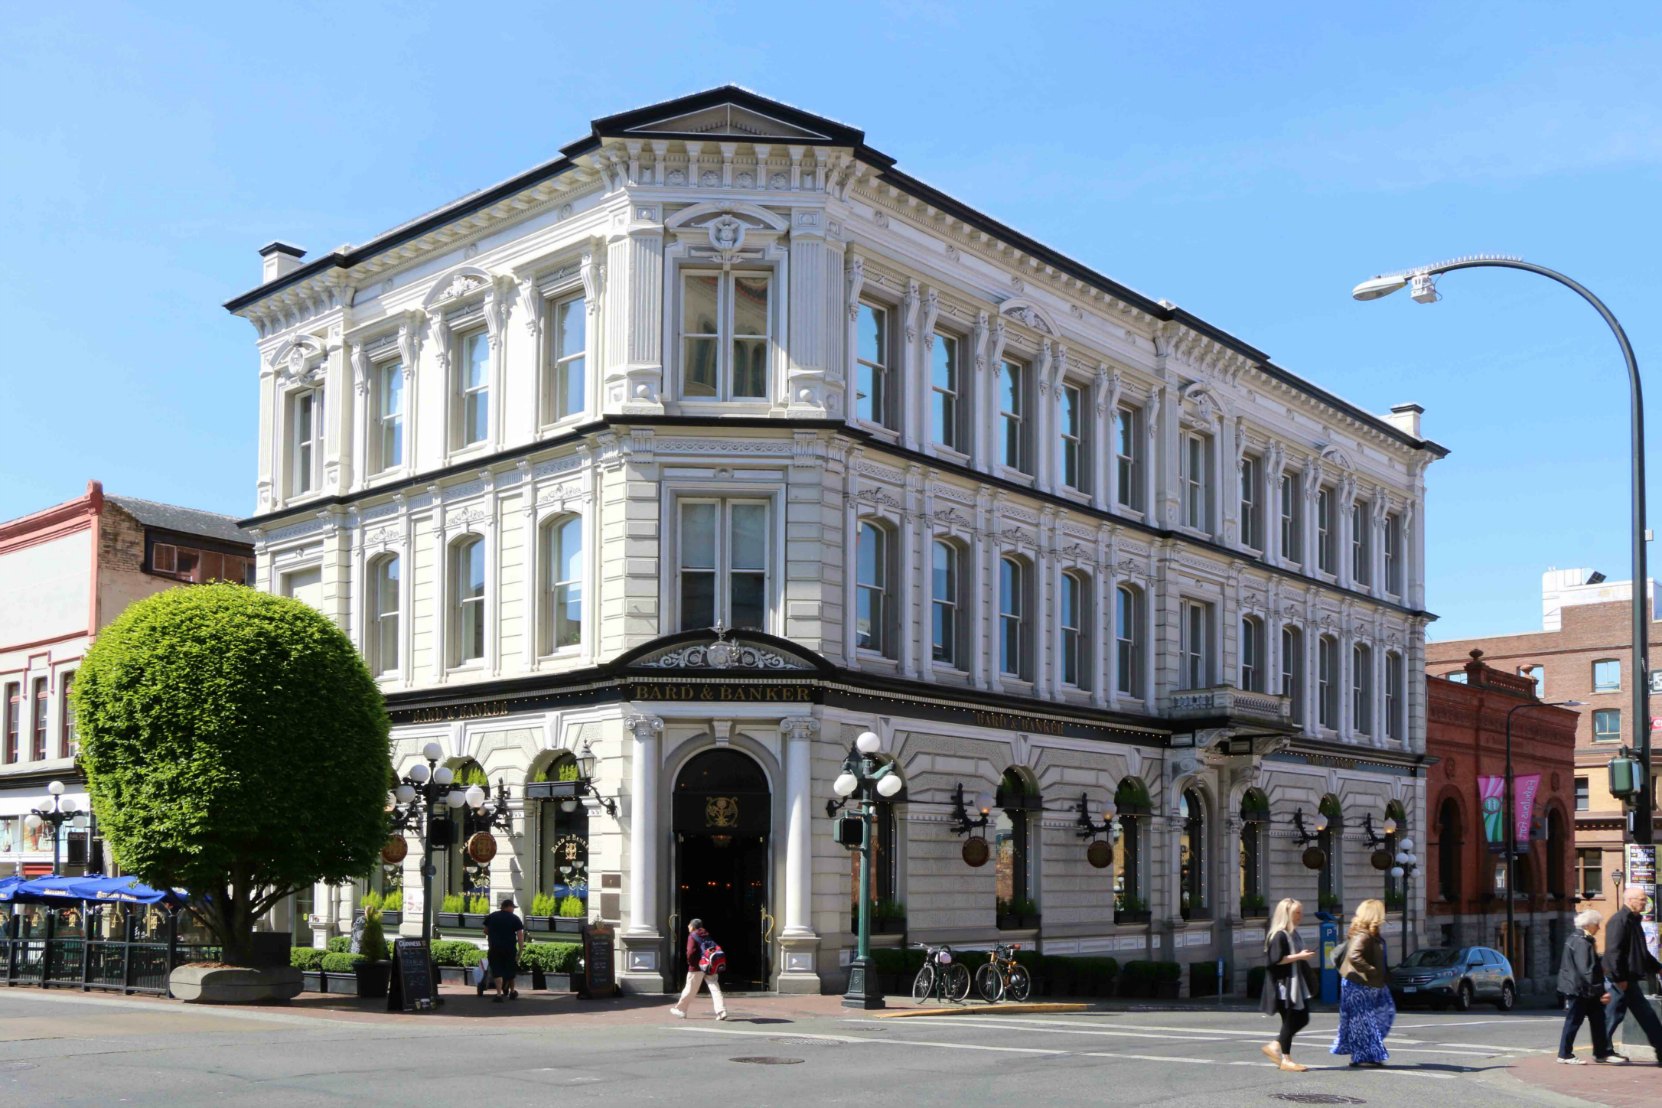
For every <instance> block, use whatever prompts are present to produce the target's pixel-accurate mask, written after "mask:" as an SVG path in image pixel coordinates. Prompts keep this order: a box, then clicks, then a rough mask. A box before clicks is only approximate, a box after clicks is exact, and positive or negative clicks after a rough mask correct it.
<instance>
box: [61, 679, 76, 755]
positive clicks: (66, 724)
mask: <svg viewBox="0 0 1662 1108" xmlns="http://www.w3.org/2000/svg"><path fill="white" fill-rule="evenodd" d="M74 687H75V671H74V670H70V671H69V672H68V673H65V674H64V675H63V692H62V693H60V694H59V704H58V757H60V758H74V757H77V756H78V755H79V754H80V753H81V734H80V732H79V731H77V730H76V729H75V706H74V704H73V703H71V701H70V697H69V694H70V691H71V690H72V689H73V688H74Z"/></svg>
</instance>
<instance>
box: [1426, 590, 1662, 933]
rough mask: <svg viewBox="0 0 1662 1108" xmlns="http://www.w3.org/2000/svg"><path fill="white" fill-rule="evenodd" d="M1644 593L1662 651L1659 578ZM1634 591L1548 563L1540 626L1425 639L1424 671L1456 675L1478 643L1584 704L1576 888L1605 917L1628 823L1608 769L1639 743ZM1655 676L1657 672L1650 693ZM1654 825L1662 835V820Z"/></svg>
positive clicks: (1547, 692) (1495, 661) (1551, 694)
mask: <svg viewBox="0 0 1662 1108" xmlns="http://www.w3.org/2000/svg"><path fill="white" fill-rule="evenodd" d="M1647 595H1648V596H1650V598H1651V620H1652V622H1651V624H1650V634H1649V636H1648V637H1649V640H1650V651H1651V656H1652V657H1653V658H1654V657H1656V656H1657V652H1658V649H1659V648H1662V625H1659V624H1658V623H1657V622H1656V608H1655V582H1650V583H1649V585H1648V589H1647ZM1632 597H1633V593H1632V582H1630V581H1606V580H1605V579H1604V575H1603V574H1601V573H1597V572H1594V571H1593V570H1590V569H1567V570H1548V571H1547V572H1546V573H1544V574H1543V575H1542V579H1541V611H1542V620H1541V622H1542V629H1541V630H1540V631H1533V632H1525V633H1523V634H1517V635H1495V636H1492V637H1488V638H1478V639H1461V640H1458V641H1454V642H1441V643H1437V642H1434V643H1427V644H1426V671H1427V673H1429V674H1431V675H1433V676H1446V675H1449V674H1451V673H1452V674H1455V675H1456V676H1455V678H1454V679H1455V680H1459V679H1460V676H1461V675H1463V673H1464V663H1465V661H1466V660H1467V658H1468V657H1469V655H1470V652H1471V651H1473V650H1481V651H1482V652H1483V660H1484V661H1485V662H1486V663H1488V664H1489V665H1491V666H1493V667H1495V668H1496V669H1500V670H1504V671H1505V672H1507V673H1514V674H1522V675H1524V676H1527V677H1530V678H1532V679H1534V680H1535V681H1536V683H1537V693H1538V695H1539V696H1540V697H1541V699H1543V700H1552V701H1560V700H1580V701H1582V702H1584V703H1585V705H1586V707H1584V708H1582V709H1580V719H1579V721H1578V722H1577V724H1576V749H1575V774H1574V778H1573V787H1574V790H1575V825H1576V832H1575V839H1576V853H1575V890H1576V892H1577V894H1578V895H1579V896H1580V897H1581V898H1583V899H1585V900H1588V901H1590V902H1591V904H1590V906H1591V907H1593V908H1597V909H1598V910H1599V911H1601V912H1604V913H1605V914H1606V915H1608V914H1609V913H1610V912H1612V911H1614V910H1615V909H1616V908H1617V907H1618V906H1619V904H1618V899H1617V890H1616V888H1615V886H1616V884H1617V879H1618V878H1619V875H1620V873H1621V869H1622V853H1621V850H1622V839H1623V834H1624V832H1625V829H1626V824H1625V817H1624V813H1623V809H1622V805H1621V804H1620V803H1619V802H1617V801H1616V800H1614V799H1612V798H1611V796H1610V792H1609V789H1608V778H1607V775H1606V770H1605V767H1606V764H1607V763H1608V762H1609V761H1610V759H1611V758H1612V757H1613V756H1614V755H1615V753H1616V751H1617V750H1619V749H1620V748H1621V747H1622V746H1624V745H1626V746H1631V745H1632V744H1633V741H1634V731H1633V720H1632V719H1631V718H1629V717H1630V716H1631V715H1632V711H1631V709H1630V707H1629V706H1630V705H1631V703H1632V695H1633V694H1632V686H1631V685H1630V684H1629V683H1628V682H1630V681H1632V680H1633V679H1634V676H1633V674H1634V669H1633V651H1632V649H1631V647H1632V642H1633V638H1632V636H1633V625H1632V618H1633V609H1632ZM1657 676H1658V675H1657V674H1656V673H1655V672H1653V673H1652V674H1651V692H1652V693H1653V694H1654V693H1655V692H1656V691H1657V681H1656V678H1657ZM1647 714H1648V715H1653V716H1654V715H1656V714H1657V713H1656V712H1655V711H1654V710H1652V711H1651V712H1650V713H1647ZM1646 722H1648V721H1646ZM1654 818H1655V817H1653V819H1654ZM1656 826H1657V827H1658V828H1659V832H1662V819H1659V820H1657V821H1656Z"/></svg>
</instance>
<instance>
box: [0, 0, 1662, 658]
mask: <svg viewBox="0 0 1662 1108" xmlns="http://www.w3.org/2000/svg"><path fill="white" fill-rule="evenodd" d="M804 10H806V9H804ZM6 33H7V38H8V39H9V40H10V41H9V49H8V50H7V51H6V54H7V57H6V62H5V65H4V66H3V67H0V105H3V110H0V326H3V334H4V336H5V342H4V345H3V346H0V384H3V387H0V519H6V518H11V517H13V516H17V515H21V514H24V513H26V512H29V511H32V510H34V509H37V508H40V507H44V506H46V505H48V504H51V503H54V502H56V501H59V500H63V499H66V498H68V497H70V496H73V495H75V494H77V493H78V492H79V491H80V489H81V487H82V486H83V484H84V482H85V481H86V479H87V478H89V477H97V478H99V479H101V480H103V481H104V483H105V486H106V488H108V489H110V490H111V491H115V492H120V493H125V494H128V495H134V496H143V497H149V498H153V499H159V500H167V501H174V502H177V503H180V504H188V505H193V506H198V507H204V508H211V509H217V510H220V511H224V512H229V513H233V514H239V515H240V514H246V513H247V512H249V511H251V509H252V504H253V496H254V478H255V474H254V454H255V441H256V439H255V436H256V420H257V415H256V395H257V374H258V368H257V362H256V359H255V354H254V332H253V330H252V328H250V327H249V326H248V325H247V324H246V323H244V322H242V321H241V320H238V319H234V318H232V317H231V316H229V315H227V314H226V313H225V312H224V311H223V310H222V309H221V308H220V306H219V305H220V304H221V302H222V301H224V300H226V299H227V298H229V297H230V296H232V295H234V294H236V293H240V292H243V291H245V290H247V289H249V288H251V287H252V286H253V285H255V284H256V283H257V274H258V273H259V259H258V257H257V255H256V250H257V249H258V248H259V247H260V246H261V245H263V244H264V243H266V242H269V241H271V240H272V239H283V240H285V241H288V242H293V243H296V244H299V245H301V246H304V247H306V248H308V249H310V250H312V251H313V252H314V253H315V252H318V251H325V250H328V249H329V248H331V247H333V246H336V245H337V244H340V243H343V242H362V241H364V240H365V239H367V238H369V237H370V236H372V235H374V234H375V233H376V232H379V231H381V230H384V229H386V228H388V227H390V226H392V225H394V224H397V223H399V222H401V221H403V220H405V219H408V218H410V217H411V216H414V215H416V214H418V213H421V212H424V211H426V210H428V209H430V208H433V207H435V206H437V205H439V204H441V203H444V202H446V201H448V200H451V199H453V198H455V197H457V196H459V195H461V194H462V193H465V192H469V191H471V190H473V189H476V188H480V187H483V186H485V185H489V184H493V183H495V182H497V181H500V180H502V179H503V178H505V177H508V176H510V175H511V174H513V173H515V172H517V171H519V170H522V169H525V168H527V167H529V166H531V165H533V164H536V163H538V162H540V161H543V160H544V159H546V158H548V157H550V156H552V155H553V154H554V152H555V151H556V149H557V148H558V147H559V146H560V145H562V144H564V143H567V142H570V141H572V140H573V139H576V138H578V137H580V136H581V135H583V134H585V133H586V132H587V126H588V121H589V120H590V119H592V118H595V117H597V116H601V115H607V114H611V113H613V112H617V111H621V110H623V109H625V108H630V107H635V106H639V105H642V104H647V103H651V102H653V101H656V100H661V99H665V98H668V97H670V96H674V95H679V94H682V93H686V92H691V91H694V90H697V89H700V88H704V87H708V86H711V85H717V84H722V83H726V82H729V81H731V82H736V83H739V84H743V85H746V86H749V87H751V88H754V89H756V90H758V91H760V92H762V93H764V94H765V95H769V96H773V97H776V98H779V99H782V100H787V101H790V102H791V103H794V104H797V105H799V106H801V107H803V108H806V109H808V110H810V111H814V112H819V113H821V114H824V115H828V116H832V117H834V118H837V119H841V120H844V121H846V122H848V123H851V124H854V125H856V126H859V127H862V128H864V129H865V131H866V134H867V137H868V139H869V141H870V142H871V143H872V145H874V146H876V147H877V148H878V149H881V150H883V151H885V152H887V153H889V154H892V155H893V156H895V157H896V158H898V159H899V161H900V164H901V167H902V168H904V169H906V170H907V171H909V172H911V173H913V174H915V175H917V176H919V177H921V178H923V179H924V180H926V181H928V182H930V183H931V184H933V185H935V186H936V187H938V188H941V189H943V190H944V191H946V192H948V193H950V194H952V195H954V196H956V197H958V198H960V199H961V200H963V201H965V202H967V203H969V204H971V205H974V206H976V207H978V208H980V209H982V210H984V211H986V212H988V213H990V214H992V215H993V216H995V217H997V218H999V219H1002V220H1004V221H1006V222H1008V223H1011V224H1013V225H1014V226H1016V227H1019V228H1021V229H1022V230H1024V231H1026V232H1027V233H1029V234H1031V235H1033V236H1035V237H1037V238H1039V239H1041V240H1043V241H1045V242H1048V243H1050V244H1052V245H1054V246H1056V247H1058V248H1059V249H1061V250H1063V251H1064V252H1066V253H1068V254H1071V255H1072V256H1074V257H1076V258H1079V259H1080V260H1082V261H1084V262H1086V263H1088V264H1090V265H1092V266H1094V267H1096V268H1098V269H1099V270H1101V271H1103V272H1105V273H1108V274H1110V275H1112V276H1114V277H1115V278H1117V279H1119V280H1121V281H1123V282H1124V283H1126V284H1128V285H1131V286H1132V287H1134V288H1137V289H1140V290H1141V291H1143V292H1145V293H1147V294H1149V295H1151V296H1155V297H1164V298H1167V299H1170V300H1173V301H1175V302H1177V303H1178V304H1181V305H1183V306H1184V307H1186V308H1188V309H1190V310H1191V311H1194V312H1196V313H1197V314H1199V315H1201V316H1203V317H1204V318H1206V319H1208V320H1211V321H1212V322H1214V323H1215V324H1217V325H1219V326H1221V327H1224V328H1226V329H1228V330H1230V331H1232V332H1234V333H1235V334H1237V335H1239V336H1240V337H1242V338H1243V339H1245V340H1246V341H1248V342H1250V343H1252V344H1253V345H1255V346H1257V347H1258V348H1259V349H1262V350H1265V351H1267V352H1268V353H1269V354H1270V355H1271V356H1272V357H1274V358H1275V359H1276V360H1277V361H1278V362H1279V363H1280V364H1281V365H1283V366H1286V367H1287V368H1289V369H1291V370H1293V371H1294V372H1297V373H1299V374H1301V375H1303V376H1305V377H1307V378H1309V379H1310V380H1312V381H1314V382H1316V383H1318V384H1320V385H1322V386H1323V387H1325V388H1327V389H1330V390H1332V391H1333V392H1336V393H1338V394H1339V395H1341V396H1344V397H1346V398H1347V399H1349V400H1351V401H1353V402H1355V403H1357V404H1359V405H1361V406H1363V407H1365V408H1367V409H1369V410H1372V411H1384V410H1386V409H1387V408H1388V407H1389V406H1390V405H1392V404H1396V403H1402V402H1405V401H1416V402H1418V403H1420V404H1423V405H1424V406H1425V408H1426V415H1425V432H1426V434H1427V435H1429V436H1430V437H1432V438H1435V439H1437V440H1438V441H1440V442H1442V443H1444V444H1445V445H1447V446H1448V447H1450V448H1451V449H1452V450H1453V454H1452V456H1451V457H1449V458H1448V459H1447V460H1446V461H1444V462H1441V463H1439V464H1437V465H1435V466H1433V467H1432V469H1431V471H1430V476H1429V480H1430V497H1429V500H1430V507H1429V512H1430V518H1429V526H1428V549H1429V571H1430V589H1429V597H1428V601H1429V606H1430V607H1431V608H1432V610H1434V611H1436V612H1439V613H1440V614H1441V615H1442V617H1443V618H1442V620H1441V622H1439V623H1437V624H1434V625H1433V627H1432V634H1433V636H1434V637H1437V638H1456V637H1462V636H1466V635H1473V634H1480V633H1487V632H1494V631H1510V630H1523V629H1528V628H1531V627H1534V626H1536V625H1537V623H1538V621H1539V612H1540V601H1539V586H1540V577H1539V575H1540V572H1541V570H1542V569H1544V568H1546V567H1547V566H1549V565H1558V566H1572V565H1592V566H1596V567H1598V568H1599V569H1602V570H1603V571H1604V572H1605V573H1606V574H1608V575H1609V576H1610V577H1611V578H1620V577H1626V576H1627V575H1628V572H1629V561H1628V509H1627V498H1628V482H1627V457H1628V454H1627V449H1628V436H1627V399H1626V386H1625V381H1624V378H1623V375H1622V369H1621V364H1620V361H1619V359H1618V357H1617V353H1616V349H1615V345H1614V343H1613V342H1612V340H1611V339H1610V337H1609V335H1608V333H1607V332H1606V331H1605V329H1604V325H1603V324H1602V323H1601V322H1600V321H1599V320H1598V318H1597V317H1596V316H1595V315H1594V314H1593V312H1592V311H1591V310H1590V309H1589V308H1587V307H1585V306H1584V305H1582V303H1581V302H1580V301H1579V300H1577V299H1576V298H1574V297H1573V295H1572V294H1570V293H1569V292H1568V291H1565V290H1561V289H1559V288H1558V287H1557V286H1555V285H1552V284H1550V283H1549V282H1546V281H1543V280H1540V279H1538V278H1532V277H1529V276H1526V275H1521V274H1507V273H1497V272H1479V273H1469V274H1456V275H1454V276H1453V277H1449V278H1446V279H1445V280H1444V282H1443V292H1444V295H1445V298H1446V299H1445V301H1444V302H1443V303H1442V304H1439V305H1437V306H1435V307H1420V306H1418V305H1415V304H1413V303H1412V302H1410V301H1409V300H1408V299H1407V298H1406V296H1402V295H1400V294H1399V296H1398V297H1394V298H1392V299H1390V300H1386V301H1383V302H1380V303H1375V304H1368V305H1363V304H1355V303H1352V302H1351V300H1350V298H1349V296H1348V290H1349V289H1350V287H1351V285H1352V284H1353V283H1355V282H1356V281H1357V280H1359V279H1361V278H1363V277H1366V276H1370V275H1372V274H1373V273H1375V272H1378V271H1380V270H1382V269H1392V268H1398V267H1403V266H1408V265H1413V264H1417V263H1423V262H1429V261H1436V260H1442V259H1444V258H1447V257H1450V256H1453V255H1459V254H1466V253H1472V252H1479V251H1493V252H1504V253H1512V254H1518V255H1522V256H1524V257H1526V258H1529V259H1530V260H1532V261H1536V262H1540V263H1542V264H1544V265H1549V266H1553V267H1556V268H1559V269H1562V270H1565V271H1567V272H1568V273H1570V274H1572V275H1574V276H1576V277H1578V278H1579V279H1581V280H1582V281H1583V282H1585V283H1586V284H1588V285H1589V286H1590V287H1591V288H1592V289H1593V290H1594V291H1595V292H1597V293H1598V294H1600V295H1601V296H1603V297H1604V298H1605V300H1606V301H1607V302H1608V303H1609V304H1610V306H1611V307H1612V308H1613V309H1614V311H1615V312H1616V314H1617V315H1618V317H1620V318H1621V319H1622V320H1623V322H1624V323H1625V325H1626V326H1627V328H1628V331H1629V333H1630V335H1631V337H1632V339H1633V343H1634V346H1635V347H1636V348H1637V350H1638V354H1639V359H1640V364H1641V366H1648V372H1649V374H1650V379H1651V381H1652V383H1653V391H1652V423H1653V426H1655V425H1657V424H1662V385H1658V384H1655V382H1657V381H1658V380H1659V378H1658V376H1657V373H1658V367H1659V366H1662V320H1659V318H1658V311H1657V307H1658V305H1659V304H1662V274H1659V269H1658V262H1657V259H1658V258H1659V257H1662V212H1659V210H1658V209H1659V207H1662V205H1659V200H1662V190H1659V185H1662V65H1659V64H1658V59H1659V58H1662V9H1659V8H1658V6H1657V5H1656V4H1655V2H1654V0H1651V2H1648V3H1617V4H1603V5H1591V6H1586V5H1583V6H1580V7H1574V6H1569V5H1564V4H1561V3H1554V4H1540V3H1506V4H1477V3H1462V4H1449V3H1435V4H1421V3H1401V2H1394V3H1390V4H1377V5H1335V4H1326V3H1322V4H1316V3H1310V4H1271V5H1261V4H1260V5H1239V4H1225V3H1221V2H1219V3H1211V4H1196V3H1185V2H1167V3H1161V4H1148V3H1120V2H1113V3H1108V4H1103V3H1096V4H1077V5H1069V4H1055V5H1040V4H1029V5H1019V6H1014V7H1012V6H1010V5H1007V4H999V5H991V4H988V5H981V4H949V3H931V2H922V3H913V4H909V5H908V4H901V5H886V4H867V3H850V4H844V5H835V6H826V5H818V6H815V7H814V8H813V9H812V14H797V12H796V10H795V7H794V6H792V5H784V4H754V5H749V4H734V3H706V4H703V5H699V6H697V7H693V6H690V5H685V4H674V5H656V4H645V3H632V4H626V5H622V4H620V5H598V6H589V5H574V4H560V5H550V6H548V7H547V8H546V14H544V13H543V12H540V11H539V10H538V6H537V5H521V6H519V7H509V8H504V7H501V6H500V5H498V6H495V7H491V8H489V10H488V11H487V10H486V9H485V8H468V7H466V6H461V7H458V6H457V5H455V4H432V5H429V4H423V3H418V2H408V3H398V4H379V3H350V4H332V3H315V4H314V3H282V2H273V3H267V4H260V5H254V6H246V5H224V4H213V5H208V4H168V5H161V4H147V5H139V4H113V3H80V4H44V5H36V4H21V3H19V4H12V5H9V6H8V8H7V12H6ZM1651 441H1652V442H1653V443H1654V442H1656V441H1657V437H1656V434H1655V433H1653V434H1652V436H1651ZM1651 461H1652V463H1653V470H1655V472H1654V473H1653V480H1652V487H1653V488H1656V487H1662V466H1656V465H1655V464H1654V463H1655V462H1656V457H1655V452H1654V451H1652V457H1651ZM1658 503H1662V496H1657V497H1653V498H1652V519H1653V520H1654V521H1656V522H1657V523H1658V524H1659V525H1662V519H1658V518H1657V514H1656V512H1657V509H1656V505H1657V504H1658Z"/></svg>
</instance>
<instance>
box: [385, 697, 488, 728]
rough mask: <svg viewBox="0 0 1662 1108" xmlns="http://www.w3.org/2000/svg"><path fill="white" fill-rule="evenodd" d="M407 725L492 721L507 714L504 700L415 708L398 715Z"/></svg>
mask: <svg viewBox="0 0 1662 1108" xmlns="http://www.w3.org/2000/svg"><path fill="white" fill-rule="evenodd" d="M399 714H400V715H403V716H405V717H406V719H405V722H407V723H452V722H454V721H456V720H460V719H494V718H495V717H497V716H505V715H507V714H508V702H507V701H506V700H484V701H480V702H479V703H478V704H451V705H447V706H446V707H443V708H416V709H414V710H412V711H409V712H402V713H399Z"/></svg>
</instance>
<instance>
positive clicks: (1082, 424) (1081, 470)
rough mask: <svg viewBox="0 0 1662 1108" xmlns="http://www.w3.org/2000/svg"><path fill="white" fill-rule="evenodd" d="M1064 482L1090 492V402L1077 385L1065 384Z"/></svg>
mask: <svg viewBox="0 0 1662 1108" xmlns="http://www.w3.org/2000/svg"><path fill="white" fill-rule="evenodd" d="M1061 408H1062V410H1061V417H1062V420H1061V423H1062V426H1061V431H1062V443H1061V455H1060V457H1059V458H1058V459H1057V460H1058V461H1059V462H1060V463H1061V474H1060V476H1061V478H1062V484H1064V485H1066V486H1067V487H1068V488H1070V489H1074V490H1076V491H1078V492H1090V491H1091V451H1090V442H1091V435H1090V414H1089V413H1090V410H1091V409H1090V402H1089V400H1087V399H1086V396H1085V390H1084V389H1083V388H1080V387H1079V386H1077V385H1067V384H1064V385H1063V386H1062V405H1061Z"/></svg>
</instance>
